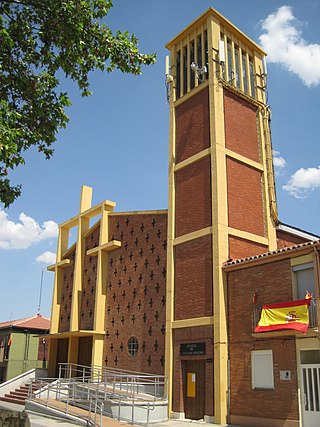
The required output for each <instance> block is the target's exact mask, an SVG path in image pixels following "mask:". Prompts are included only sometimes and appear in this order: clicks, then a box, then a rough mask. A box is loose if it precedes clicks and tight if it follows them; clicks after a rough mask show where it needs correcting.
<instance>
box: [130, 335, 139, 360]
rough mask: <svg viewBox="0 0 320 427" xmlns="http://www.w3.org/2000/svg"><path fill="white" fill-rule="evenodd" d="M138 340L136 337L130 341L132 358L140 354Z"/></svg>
mask: <svg viewBox="0 0 320 427" xmlns="http://www.w3.org/2000/svg"><path fill="white" fill-rule="evenodd" d="M138 348H139V344H138V340H137V338H136V337H131V338H129V340H128V352H129V354H130V355H131V356H135V355H136V354H137V353H138Z"/></svg>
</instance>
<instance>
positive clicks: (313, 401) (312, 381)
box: [302, 364, 320, 427]
mask: <svg viewBox="0 0 320 427" xmlns="http://www.w3.org/2000/svg"><path fill="white" fill-rule="evenodd" d="M302 387H303V390H302V392H303V394H302V399H303V400H302V406H303V426H304V427H319V426H320V364H317V365H302Z"/></svg>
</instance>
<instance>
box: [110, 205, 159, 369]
mask: <svg viewBox="0 0 320 427" xmlns="http://www.w3.org/2000/svg"><path fill="white" fill-rule="evenodd" d="M109 224H110V230H109V239H110V240H113V239H115V240H120V241H121V242H122V245H121V248H120V249H117V250H115V251H113V252H112V253H110V255H109V262H108V271H107V306H106V308H105V310H106V317H105V318H106V321H105V331H106V338H105V344H104V356H103V357H104V362H105V364H106V365H107V366H109V367H118V368H122V369H129V370H135V371H141V372H150V373H155V374H163V373H164V342H165V302H166V300H165V289H166V286H165V283H166V253H167V250H166V249H167V246H166V245H167V241H166V239H167V215H166V214H155V213H150V214H148V213H145V214H129V215H126V214H123V215H114V216H110V223H109ZM131 337H136V338H137V339H138V346H139V347H138V352H137V354H136V356H131V355H130V354H129V352H128V340H129V338H131Z"/></svg>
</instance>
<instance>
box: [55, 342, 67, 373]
mask: <svg viewBox="0 0 320 427" xmlns="http://www.w3.org/2000/svg"><path fill="white" fill-rule="evenodd" d="M68 346H69V340H68V338H63V339H60V340H58V345H57V365H56V377H59V363H67V362H68ZM66 376H67V374H66V366H64V367H63V368H62V369H61V377H62V378H64V377H66Z"/></svg>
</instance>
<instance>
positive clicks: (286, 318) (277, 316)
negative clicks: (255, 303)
mask: <svg viewBox="0 0 320 427" xmlns="http://www.w3.org/2000/svg"><path fill="white" fill-rule="evenodd" d="M310 301H311V299H310V298H306V299H301V300H297V301H289V302H283V303H279V304H269V305H264V306H263V307H262V312H261V317H260V321H259V323H258V326H257V327H256V328H255V330H254V332H268V331H279V330H281V329H295V330H297V331H300V332H303V333H304V334H305V333H306V332H307V329H308V325H309V311H308V307H309V305H310Z"/></svg>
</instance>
